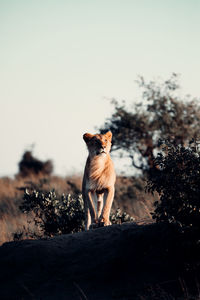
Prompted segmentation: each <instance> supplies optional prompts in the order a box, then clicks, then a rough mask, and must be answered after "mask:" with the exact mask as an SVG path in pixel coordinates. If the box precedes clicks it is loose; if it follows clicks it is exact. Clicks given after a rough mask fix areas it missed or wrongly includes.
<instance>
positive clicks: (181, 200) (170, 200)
mask: <svg viewBox="0 0 200 300" xmlns="http://www.w3.org/2000/svg"><path fill="white" fill-rule="evenodd" d="M163 151H164V152H162V153H159V154H158V155H157V158H156V159H155V166H156V167H157V170H158V169H159V171H157V172H156V173H155V174H154V176H152V177H151V179H150V180H149V181H148V186H147V189H148V191H151V192H154V191H157V192H158V194H159V195H160V201H159V202H158V201H157V202H156V203H155V207H156V208H155V212H154V214H153V218H154V219H156V221H157V222H161V221H166V222H168V223H175V224H176V225H178V226H179V228H181V230H182V232H185V231H186V230H189V231H190V232H192V231H193V232H196V230H199V228H200V151H199V145H198V143H196V142H194V141H192V142H191V143H190V144H189V145H188V146H187V147H183V146H175V145H174V144H173V143H170V142H166V144H165V147H164V148H163Z"/></svg>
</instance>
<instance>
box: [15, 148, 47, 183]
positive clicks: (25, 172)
mask: <svg viewBox="0 0 200 300" xmlns="http://www.w3.org/2000/svg"><path fill="white" fill-rule="evenodd" d="M52 172H53V163H52V161H51V160H47V161H45V162H43V161H41V160H39V159H37V158H35V157H34V156H33V155H32V152H31V151H25V153H24V154H23V157H22V159H21V161H20V162H19V175H20V176H22V177H26V176H29V175H39V174H42V175H51V173H52Z"/></svg>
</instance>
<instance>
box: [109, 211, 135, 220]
mask: <svg viewBox="0 0 200 300" xmlns="http://www.w3.org/2000/svg"><path fill="white" fill-rule="evenodd" d="M134 220H135V218H133V217H131V216H129V214H127V213H126V212H122V211H121V209H120V208H118V209H117V210H116V211H115V212H113V213H111V215H110V221H111V223H112V224H122V223H125V222H133V221H134Z"/></svg>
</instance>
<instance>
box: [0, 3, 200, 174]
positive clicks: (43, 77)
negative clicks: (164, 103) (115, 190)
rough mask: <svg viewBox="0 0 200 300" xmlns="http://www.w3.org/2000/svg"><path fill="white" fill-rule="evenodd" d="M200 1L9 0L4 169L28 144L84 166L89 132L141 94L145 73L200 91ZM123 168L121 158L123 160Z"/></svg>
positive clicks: (63, 165) (72, 168)
mask: <svg viewBox="0 0 200 300" xmlns="http://www.w3.org/2000/svg"><path fill="white" fill-rule="evenodd" d="M199 37H200V1H199V0H173V1H172V0H168V1H164V0H140V1H139V0H137V1H136V0H123V1H122V0H84V1H83V0H43V1H39V0H0V131H1V139H0V176H5V175H9V176H11V175H14V174H16V173H17V171H18V165H17V164H18V162H19V161H20V159H21V157H22V154H23V153H24V151H25V150H33V155H34V156H36V157H37V158H39V159H41V160H47V159H52V161H53V163H54V172H55V174H58V175H62V176H65V175H67V174H71V173H77V172H82V171H83V168H84V164H85V160H86V158H87V150H86V146H85V144H84V141H83V139H82V136H83V134H84V133H85V132H90V133H96V131H97V128H98V127H99V126H101V125H103V124H104V122H105V120H106V118H108V117H109V116H110V115H111V113H112V111H113V108H112V106H111V105H110V101H109V99H111V98H116V99H118V100H126V101H127V104H130V103H133V102H134V101H135V97H136V95H138V94H139V91H138V87H137V85H136V83H135V80H136V79H137V76H138V75H143V76H144V77H145V78H146V79H147V80H151V79H155V78H158V77H161V78H163V79H168V78H169V77H170V75H171V74H172V73H173V72H176V73H178V74H180V75H181V77H180V84H181V86H182V90H181V92H183V93H185V94H191V95H192V96H193V97H199V96H200V84H199V78H200V58H199V53H200V38H199ZM115 163H116V168H117V171H118V172H120V171H121V170H122V169H121V168H122V164H120V162H119V159H116V160H115Z"/></svg>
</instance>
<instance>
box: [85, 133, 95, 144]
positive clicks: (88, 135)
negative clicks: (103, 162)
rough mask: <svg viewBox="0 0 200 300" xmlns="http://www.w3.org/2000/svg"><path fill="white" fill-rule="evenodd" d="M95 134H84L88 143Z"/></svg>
mask: <svg viewBox="0 0 200 300" xmlns="http://www.w3.org/2000/svg"><path fill="white" fill-rule="evenodd" d="M93 136H94V135H93V134H91V133H85V134H84V135H83V139H84V141H85V142H86V144H87V143H88V142H89V141H90V140H91V138H92V137H93Z"/></svg>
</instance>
